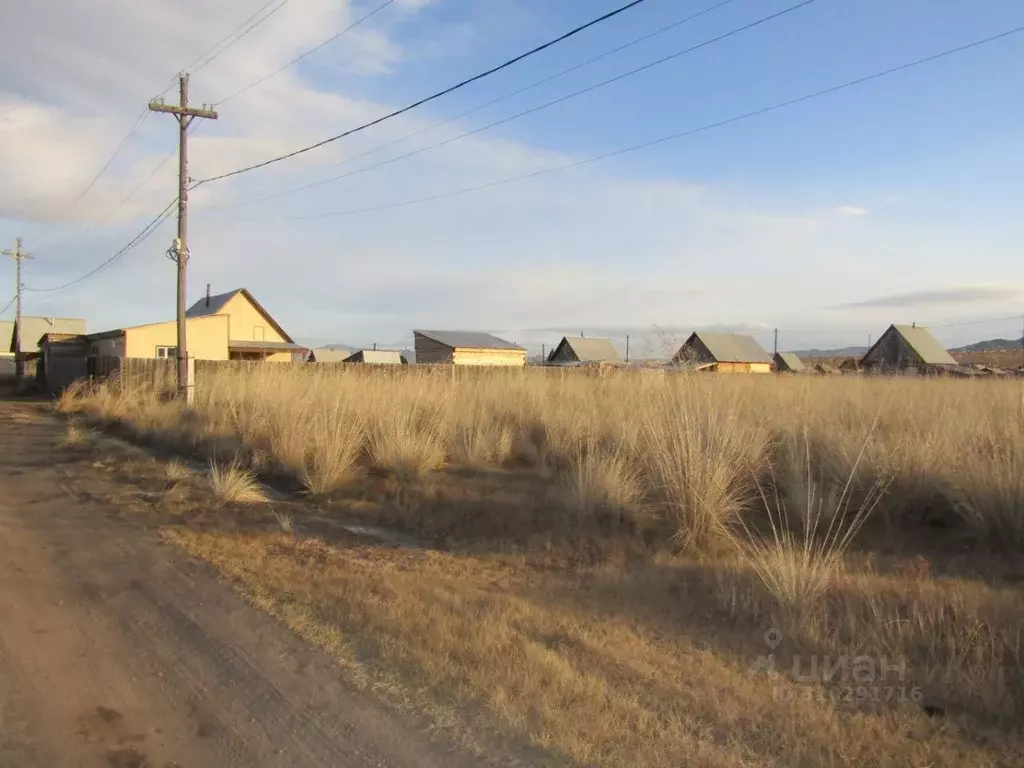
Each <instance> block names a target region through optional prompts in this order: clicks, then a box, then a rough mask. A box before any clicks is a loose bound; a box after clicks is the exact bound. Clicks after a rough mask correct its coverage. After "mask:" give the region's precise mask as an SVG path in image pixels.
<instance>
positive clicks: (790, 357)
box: [772, 352, 807, 373]
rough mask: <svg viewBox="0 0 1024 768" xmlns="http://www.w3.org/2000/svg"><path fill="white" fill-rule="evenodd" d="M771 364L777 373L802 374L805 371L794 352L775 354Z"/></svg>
mask: <svg viewBox="0 0 1024 768" xmlns="http://www.w3.org/2000/svg"><path fill="white" fill-rule="evenodd" d="M772 362H774V363H775V370H776V371H777V372H779V373H804V372H805V371H806V370H807V366H805V365H804V362H803V360H801V359H800V357H799V356H798V355H797V353H796V352H776V353H775V356H774V357H773V358H772Z"/></svg>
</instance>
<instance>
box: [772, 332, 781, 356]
mask: <svg viewBox="0 0 1024 768" xmlns="http://www.w3.org/2000/svg"><path fill="white" fill-rule="evenodd" d="M777 354H779V329H778V328H776V329H775V342H774V348H773V350H772V355H777Z"/></svg>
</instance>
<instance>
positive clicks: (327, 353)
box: [306, 347, 352, 363]
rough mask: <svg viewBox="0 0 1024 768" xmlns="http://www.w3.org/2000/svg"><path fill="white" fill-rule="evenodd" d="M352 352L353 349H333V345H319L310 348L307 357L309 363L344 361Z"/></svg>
mask: <svg viewBox="0 0 1024 768" xmlns="http://www.w3.org/2000/svg"><path fill="white" fill-rule="evenodd" d="M351 354H352V350H351V349H332V348H331V347H318V348H317V349H311V350H309V355H308V356H307V357H306V362H307V363H344V362H345V361H346V360H347V359H348V358H349V356H350V355H351Z"/></svg>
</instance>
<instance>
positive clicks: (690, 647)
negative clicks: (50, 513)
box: [59, 365, 1024, 767]
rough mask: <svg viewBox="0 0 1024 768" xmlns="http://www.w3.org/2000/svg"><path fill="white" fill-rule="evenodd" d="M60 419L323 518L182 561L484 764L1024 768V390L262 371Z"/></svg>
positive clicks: (114, 400)
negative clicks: (367, 534) (329, 529)
mask: <svg viewBox="0 0 1024 768" xmlns="http://www.w3.org/2000/svg"><path fill="white" fill-rule="evenodd" d="M59 407H60V408H61V409H62V410H64V411H66V412H69V413H72V414H78V415H76V416H75V418H76V419H77V420H79V421H83V420H84V421H85V422H88V426H92V427H95V428H111V427H116V428H117V429H120V430H122V431H124V430H127V431H129V432H130V433H131V434H132V435H133V436H135V437H136V438H137V439H140V440H144V441H147V442H149V443H150V444H154V445H157V446H161V447H164V448H167V449H170V450H173V451H175V452H176V453H179V454H182V455H185V456H187V457H190V458H197V459H201V460H202V461H203V462H206V463H208V464H209V466H210V472H209V484H210V488H211V492H210V496H209V498H210V499H211V501H210V502H209V503H210V504H213V505H220V508H222V509H225V510H226V509H229V508H233V507H235V506H239V505H260V504H261V503H263V502H264V500H265V499H266V497H267V493H266V490H267V489H266V488H265V487H264V486H273V487H276V488H279V489H280V488H285V489H292V490H294V491H295V492H298V493H301V494H304V497H305V498H306V501H305V502H304V503H303V504H302V505H300V506H299V507H297V510H298V511H293V512H290V513H289V515H288V517H287V518H283V517H282V518H280V526H279V529H278V530H277V531H268V530H249V531H245V530H227V529H217V528H216V527H201V528H200V527H194V526H188V525H182V526H179V527H175V528H173V529H170V530H168V532H167V536H168V538H170V539H171V540H173V541H175V542H176V543H177V544H179V545H180V546H182V547H183V548H185V549H186V550H188V551H189V552H190V553H192V554H194V555H196V556H198V557H201V558H203V559H206V560H208V561H209V562H211V563H213V564H214V565H215V566H216V567H217V568H219V569H220V570H221V571H222V572H223V573H224V574H226V575H227V576H228V577H230V578H231V579H232V580H234V581H235V582H236V583H237V584H238V586H239V588H240V589H241V590H242V591H243V592H244V593H246V594H247V595H249V596H250V598H251V599H252V600H253V601H254V602H255V603H256V604H257V605H260V606H261V607H263V608H265V609H266V610H268V611H270V612H272V613H274V614H275V615H277V616H279V617H280V618H281V619H282V620H283V621H285V622H287V623H288V624H289V625H290V626H292V627H293V628H294V629H295V630H296V631H297V632H299V633H300V634H302V635H304V636H306V637H308V638H310V639H312V640H314V641H315V642H318V643H321V644H323V645H325V646H326V647H328V648H329V649H330V650H331V651H332V652H333V653H334V654H335V656H336V657H337V658H338V660H339V663H340V664H341V665H342V666H343V667H344V668H345V669H346V670H348V671H349V672H350V673H351V676H352V679H353V680H354V681H358V682H361V683H363V684H366V685H368V686H373V687H375V688H376V689H377V690H379V691H381V692H382V694H385V695H387V696H388V697H389V698H392V699H395V700H399V701H401V702H402V703H403V705H405V706H409V707H413V708H415V709H417V710H420V711H426V712H429V713H430V714H431V716H432V717H433V718H434V720H435V722H437V723H438V724H439V726H441V727H446V728H450V729H456V730H459V729H461V730H462V731H463V732H464V733H465V734H467V735H466V738H467V739H470V738H471V736H469V735H468V734H471V733H472V732H473V730H474V729H476V728H481V727H483V728H489V729H495V728H496V729H498V730H499V731H500V732H502V733H503V734H505V735H506V736H507V737H509V738H511V739H515V740H518V741H522V742H526V743H529V744H532V745H533V746H535V747H538V748H541V749H543V750H545V751H546V754H549V755H552V756H553V758H552V759H553V760H554V761H555V762H558V763H564V764H576V765H602V766H605V765H608V766H666V767H668V766H678V765H684V764H685V765H701V766H723V767H724V766H746V765H751V766H754V765H757V766H761V765H765V766H767V765H772V766H774V765H778V766H800V765H806V766H819V765H850V766H853V765H858V766H859V765H877V766H882V765H885V766H907V765H915V766H925V765H928V766H961V765H977V766H996V765H1021V764H1024V735H1022V733H1021V730H1020V723H1021V722H1022V721H1024V649H1022V645H1021V643H1022V622H1021V616H1024V594H1022V592H1021V585H1022V584H1024V564H1022V563H1021V562H1020V552H1021V549H1022V547H1024V388H1022V383H1021V382H1020V381H989V380H986V381H956V380H950V381H945V380H884V379H852V378H833V377H828V378H818V377H807V378H800V377H733V378H730V377H715V376H682V375H680V376H674V375H664V374H656V373H643V374H641V373H616V374H611V375H604V376H591V375H587V374H586V373H583V372H578V371H573V372H564V373H563V372H560V371H553V372H552V371H533V370H525V371H522V370H520V371H479V372H478V371H458V372H457V375H456V376H454V377H453V376H452V374H451V372H450V371H448V370H446V371H435V370H429V369H415V368H413V369H408V370H401V371H391V370H370V369H366V370H357V369H355V367H353V368H352V369H347V370H345V371H337V370H323V369H316V368H314V367H312V366H295V367H293V366H270V365H267V366H259V365H253V366H247V367H241V366H240V367H233V368H229V367H224V368H221V369H219V370H217V371H211V372H209V373H208V374H205V375H204V376H203V377H202V378H201V379H200V381H199V383H198V387H197V396H196V403H195V406H194V407H193V408H192V409H186V408H185V407H183V406H182V405H181V404H180V403H178V402H175V401H172V400H168V399H166V398H162V397H160V396H159V395H158V394H157V393H155V392H153V391H150V390H146V389H144V388H132V389H124V390H119V389H118V388H116V387H114V386H110V385H107V386H101V387H98V388H93V389H80V390H77V391H72V392H69V393H68V394H66V395H65V396H64V397H63V398H62V399H61V401H60V403H59ZM83 417H84V418H83ZM69 430H71V431H69V433H68V441H69V442H75V441H81V440H82V439H83V435H84V434H86V433H85V432H84V431H83V428H82V426H74V427H73V430H72V428H71V427H69ZM187 474H188V473H187V472H185V471H184V470H183V468H182V466H181V465H178V464H171V465H169V466H168V478H171V477H172V475H173V476H174V477H185V476H186V475H187ZM172 485H173V482H172ZM325 517H326V518H331V517H336V518H338V519H343V520H348V521H355V520H359V521H362V522H363V523H376V524H378V525H384V526H387V527H389V528H392V529H400V530H402V531H404V532H405V534H406V535H413V536H415V537H416V538H417V539H418V540H419V541H421V542H424V543H425V544H427V546H423V547H400V546H383V545H375V544H370V543H367V542H366V541H365V540H358V539H353V538H352V537H347V538H346V537H340V536H338V537H335V536H329V535H323V534H322V533H318V531H320V530H321V529H320V528H319V527H318V526H317V525H315V523H316V521H318V520H323V519H324V518H325Z"/></svg>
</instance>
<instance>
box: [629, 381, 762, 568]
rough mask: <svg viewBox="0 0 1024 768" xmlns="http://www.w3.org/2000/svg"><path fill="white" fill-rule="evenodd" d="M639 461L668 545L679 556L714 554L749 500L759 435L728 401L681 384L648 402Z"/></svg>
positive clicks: (733, 399)
mask: <svg viewBox="0 0 1024 768" xmlns="http://www.w3.org/2000/svg"><path fill="white" fill-rule="evenodd" d="M643 425H644V428H643V433H642V434H643V456H644V461H646V463H647V467H646V471H647V474H648V476H649V477H650V479H651V482H652V485H653V487H654V491H655V493H657V494H658V495H659V496H660V497H661V499H662V502H663V507H664V509H665V510H666V514H667V517H668V520H669V522H670V523H671V524H672V525H673V527H674V529H675V535H674V538H675V540H676V542H677V543H678V544H679V545H680V546H681V547H682V548H684V549H687V550H690V551H702V550H709V549H720V548H723V547H724V546H726V545H728V543H729V542H730V541H731V538H730V527H731V525H732V524H733V523H734V522H735V521H736V520H737V519H738V517H739V515H740V513H741V512H742V511H743V510H744V509H745V508H747V507H748V506H749V505H750V503H751V502H752V500H753V498H754V496H755V494H756V484H755V473H756V472H757V470H758V469H759V467H760V464H761V463H762V462H763V460H764V452H765V446H766V442H767V437H766V435H765V434H764V433H763V432H762V431H759V430H758V429H757V428H756V426H755V424H754V423H753V422H752V421H750V420H749V419H748V414H745V413H744V412H743V409H742V408H741V401H740V399H739V398H738V397H737V395H736V394H729V393H715V392H714V391H713V390H712V389H709V388H708V386H707V384H705V383H704V382H690V381H684V382H682V383H681V384H680V385H679V386H669V387H666V388H665V389H664V390H663V391H661V392H660V393H658V394H657V395H656V396H655V397H654V398H652V403H651V406H650V408H649V410H648V412H647V413H646V415H645V417H644V421H643Z"/></svg>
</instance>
